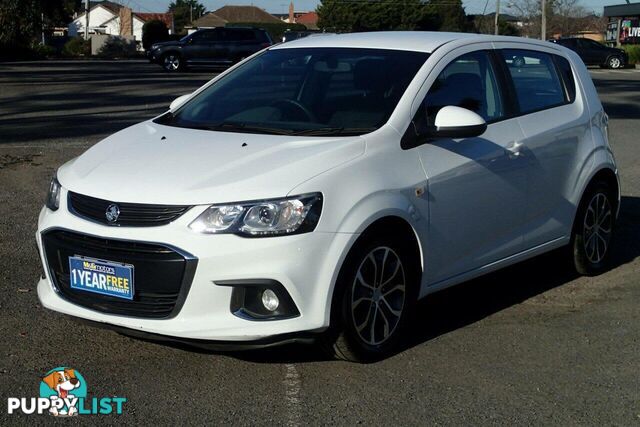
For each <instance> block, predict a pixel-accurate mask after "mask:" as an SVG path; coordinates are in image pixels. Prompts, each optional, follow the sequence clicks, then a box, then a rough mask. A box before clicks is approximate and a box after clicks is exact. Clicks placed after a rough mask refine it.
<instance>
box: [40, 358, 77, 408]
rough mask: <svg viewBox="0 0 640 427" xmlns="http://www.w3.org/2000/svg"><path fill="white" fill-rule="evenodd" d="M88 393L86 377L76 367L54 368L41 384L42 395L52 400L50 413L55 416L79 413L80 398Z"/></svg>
mask: <svg viewBox="0 0 640 427" xmlns="http://www.w3.org/2000/svg"><path fill="white" fill-rule="evenodd" d="M86 395H87V386H86V384H85V383H84V378H82V375H80V373H79V372H77V371H76V370H75V369H70V368H65V367H59V368H56V369H53V370H52V371H49V372H47V375H46V376H45V377H44V378H43V379H42V383H41V384H40V396H41V397H46V398H49V399H50V400H51V408H50V409H49V413H50V414H51V415H54V416H59V415H60V416H74V415H78V408H77V403H78V398H79V397H86Z"/></svg>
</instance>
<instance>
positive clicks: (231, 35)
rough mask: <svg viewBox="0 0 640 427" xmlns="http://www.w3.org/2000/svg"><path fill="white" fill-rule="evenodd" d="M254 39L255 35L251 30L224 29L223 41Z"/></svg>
mask: <svg viewBox="0 0 640 427" xmlns="http://www.w3.org/2000/svg"><path fill="white" fill-rule="evenodd" d="M255 39H256V35H255V33H254V32H253V30H229V29H227V30H225V36H224V40H225V41H232V42H235V41H238V42H244V41H254V40H255Z"/></svg>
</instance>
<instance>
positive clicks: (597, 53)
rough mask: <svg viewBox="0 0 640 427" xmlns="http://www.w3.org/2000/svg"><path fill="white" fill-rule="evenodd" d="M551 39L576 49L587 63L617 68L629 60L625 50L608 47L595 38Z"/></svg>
mask: <svg viewBox="0 0 640 427" xmlns="http://www.w3.org/2000/svg"><path fill="white" fill-rule="evenodd" d="M551 41H552V42H554V43H558V44H559V45H562V46H564V47H567V48H569V49H571V50H573V51H575V52H576V53H577V54H578V56H579V57H580V59H582V62H584V63H585V65H599V66H601V67H603V68H604V67H607V68H613V69H615V68H623V67H624V66H625V64H628V62H629V55H627V52H625V51H624V50H622V49H617V48H615V47H608V46H605V45H603V44H601V43H598V42H596V41H593V40H589V39H582V38H564V39H557V40H551Z"/></svg>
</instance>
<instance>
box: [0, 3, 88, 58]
mask: <svg viewBox="0 0 640 427" xmlns="http://www.w3.org/2000/svg"><path fill="white" fill-rule="evenodd" d="M78 3H79V0H0V56H8V57H15V56H16V55H20V54H25V53H26V52H27V51H28V50H30V49H31V48H32V47H33V46H34V45H35V44H37V43H38V42H39V41H40V37H41V31H42V27H43V24H44V26H45V27H49V26H56V25H66V24H67V23H69V22H70V21H71V16H72V14H73V10H74V8H75V7H76V6H77V5H78ZM43 18H44V22H43Z"/></svg>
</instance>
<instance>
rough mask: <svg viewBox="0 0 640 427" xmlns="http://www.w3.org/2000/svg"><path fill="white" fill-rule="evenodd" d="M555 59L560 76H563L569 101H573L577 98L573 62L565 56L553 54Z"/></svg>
mask: <svg viewBox="0 0 640 427" xmlns="http://www.w3.org/2000/svg"><path fill="white" fill-rule="evenodd" d="M553 59H554V60H555V61H556V65H557V67H558V71H559V72H560V77H562V83H563V84H564V89H565V92H566V97H567V101H568V102H570V103H571V102H573V101H575V100H576V82H575V80H574V79H573V70H572V69H571V64H570V63H569V61H568V60H567V59H566V58H563V57H562V56H558V55H553Z"/></svg>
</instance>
